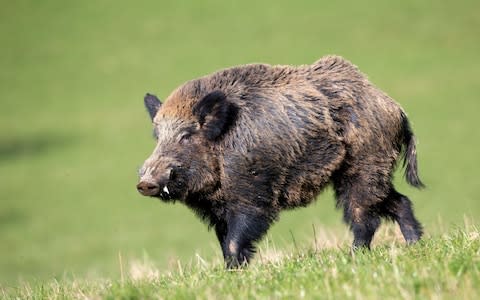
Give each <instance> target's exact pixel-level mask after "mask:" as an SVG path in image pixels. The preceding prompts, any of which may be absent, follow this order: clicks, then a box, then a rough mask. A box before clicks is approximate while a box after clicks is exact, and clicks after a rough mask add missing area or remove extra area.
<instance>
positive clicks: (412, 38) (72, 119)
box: [0, 0, 480, 285]
mask: <svg viewBox="0 0 480 300" xmlns="http://www.w3.org/2000/svg"><path fill="white" fill-rule="evenodd" d="M479 11H480V2H479V1H433V0H432V1H416V0H407V1H388V2H387V1H380V0H378V1H369V2H363V1H283V0H282V1H271V2H263V1H250V0H249V1H220V0H218V1H213V0H209V1H173V0H172V1H118V0H117V1H109V0H97V1H59V0H45V1H27V0H20V1H2V3H1V9H0V284H6V285H14V284H16V282H18V280H27V281H31V280H43V279H46V278H52V277H61V276H64V275H65V274H67V275H69V274H72V275H73V276H77V277H83V276H91V277H96V276H98V277H106V276H113V277H118V276H119V262H118V256H119V253H120V254H121V256H122V257H123V259H125V260H126V261H128V260H135V259H140V260H141V259H143V258H144V257H145V256H148V257H149V258H150V259H151V260H152V261H153V262H154V263H155V264H156V265H157V266H158V267H159V268H160V270H164V269H165V268H168V266H169V265H171V264H172V261H175V259H177V258H178V259H180V261H181V262H188V261H190V260H192V259H194V258H195V253H199V254H200V255H201V256H202V257H205V258H207V259H210V258H219V257H220V255H221V254H220V251H219V249H218V247H217V242H216V240H215V238H214V234H213V233H211V232H210V233H209V232H208V231H207V229H206V227H205V226H203V225H202V224H201V223H200V221H199V220H198V219H197V218H195V217H194V215H193V214H192V213H191V212H190V211H188V210H187V209H186V208H185V207H182V206H180V205H166V204H163V203H160V202H157V201H155V200H153V199H148V198H144V197H141V196H140V195H139V194H138V193H137V192H136V190H135V184H136V181H137V167H139V166H140V165H141V164H142V163H143V160H144V159H145V158H146V157H147V156H148V155H149V154H150V152H151V151H152V150H153V147H154V140H153V138H152V134H151V125H150V122H149V119H148V117H147V114H146V112H145V110H144V107H143V102H142V101H143V100H142V98H143V95H144V94H145V93H146V92H152V93H156V94H157V95H158V96H160V97H161V98H165V97H166V96H167V95H168V94H169V93H170V91H172V90H173V89H174V88H175V87H176V86H178V85H180V84H181V83H183V82H185V81H187V80H189V79H192V78H195V77H198V76H201V75H204V74H208V73H211V72H213V71H215V70H218V69H220V68H224V67H228V66H232V65H238V64H245V63H251V62H265V63H270V64H308V63H312V62H314V61H315V60H317V59H318V58H320V57H321V56H323V55H326V54H339V55H343V56H345V57H346V58H348V59H349V60H351V61H352V62H354V63H355V64H356V65H358V66H359V67H360V69H361V70H362V71H363V72H365V73H366V74H368V75H369V77H370V79H371V80H372V81H373V82H374V83H375V84H376V85H378V86H379V87H380V88H381V89H383V90H384V91H386V92H387V93H389V94H390V95H391V96H392V97H393V98H395V99H396V100H397V101H398V102H399V103H401V105H402V106H403V107H404V108H405V110H406V111H407V112H408V114H409V117H410V119H411V122H412V123H413V127H414V131H415V133H416V135H417V137H418V140H419V145H418V153H419V160H420V161H419V164H420V174H421V176H422V178H423V180H424V181H425V183H426V184H427V185H428V188H427V189H426V190H424V191H417V190H414V189H412V188H410V187H407V186H406V184H405V183H404V182H403V180H402V178H401V176H400V173H398V175H397V180H396V181H397V183H398V185H399V186H400V190H401V191H403V192H404V193H406V194H407V195H409V196H410V197H411V198H412V200H413V201H414V203H415V209H416V213H417V215H418V218H419V219H420V220H421V221H422V222H423V223H424V225H425V227H426V231H427V234H436V233H437V234H438V232H439V231H438V226H439V219H440V220H441V221H440V222H441V224H443V225H442V226H445V227H446V228H448V227H449V226H455V224H461V223H463V218H464V215H467V216H470V217H471V218H472V219H473V220H478V218H479V217H480V199H479V198H480V197H479V195H480V185H479V183H478V180H479V176H478V170H477V169H478V167H479V166H480V164H479V162H480V159H479V153H480V151H479V146H480V134H479V132H480V130H479V126H478V114H479V112H480V101H479V92H480V79H479V78H480V60H479V58H478V57H479V53H480V17H479V14H478V12H479ZM312 224H315V226H316V227H317V228H341V229H343V228H345V227H344V225H343V224H342V222H341V214H340V213H339V212H338V211H335V210H334V200H333V198H332V195H331V192H330V191H327V193H326V194H324V195H323V196H321V197H319V200H318V201H317V202H316V203H315V204H313V205H312V206H310V207H309V208H306V209H301V210H298V211H294V212H286V213H284V214H283V215H282V217H281V220H280V222H279V223H277V224H276V225H275V226H274V227H273V229H272V230H271V231H270V232H269V236H270V237H271V239H272V240H273V241H274V242H275V243H276V245H277V246H278V247H279V248H282V247H291V244H292V241H291V234H293V235H294V236H295V238H296V242H297V243H299V244H301V245H309V243H310V242H311V239H312ZM320 242H321V241H320Z"/></svg>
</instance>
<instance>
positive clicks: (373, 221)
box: [334, 174, 381, 250]
mask: <svg viewBox="0 0 480 300" xmlns="http://www.w3.org/2000/svg"><path fill="white" fill-rule="evenodd" d="M342 175H343V174H341V175H340V176H337V177H336V178H334V188H335V196H336V198H337V207H343V210H344V214H343V219H344V221H345V223H347V224H348V225H350V229H351V230H352V232H353V244H352V250H357V249H359V248H368V249H370V243H371V242H372V239H373V236H374V234H375V231H376V230H377V228H378V227H379V226H380V215H379V213H378V211H377V209H376V207H375V203H378V202H380V201H381V200H379V199H378V197H377V196H376V195H375V194H372V193H371V192H369V189H368V188H369V186H368V184H365V183H363V182H362V181H361V179H358V177H357V176H345V175H343V176H342Z"/></svg>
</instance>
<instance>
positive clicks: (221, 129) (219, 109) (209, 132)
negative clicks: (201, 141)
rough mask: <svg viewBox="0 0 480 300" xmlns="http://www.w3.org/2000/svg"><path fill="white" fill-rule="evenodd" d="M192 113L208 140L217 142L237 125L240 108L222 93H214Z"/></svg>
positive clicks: (204, 98)
mask: <svg viewBox="0 0 480 300" xmlns="http://www.w3.org/2000/svg"><path fill="white" fill-rule="evenodd" d="M192 113H193V115H194V116H196V117H197V119H198V122H199V123H200V127H202V129H203V130H204V132H205V136H206V137H207V139H208V140H210V141H216V140H218V139H219V138H221V137H222V135H223V134H225V133H226V132H227V131H228V130H229V129H230V128H231V127H232V126H233V124H234V123H235V121H236V119H237V114H238V106H236V105H235V104H233V103H231V102H230V101H228V100H227V97H226V96H225V94H224V93H223V92H222V91H213V92H211V93H210V94H208V95H206V96H205V97H203V98H202V99H201V100H200V101H199V102H197V103H196V104H195V105H194V106H193V109H192Z"/></svg>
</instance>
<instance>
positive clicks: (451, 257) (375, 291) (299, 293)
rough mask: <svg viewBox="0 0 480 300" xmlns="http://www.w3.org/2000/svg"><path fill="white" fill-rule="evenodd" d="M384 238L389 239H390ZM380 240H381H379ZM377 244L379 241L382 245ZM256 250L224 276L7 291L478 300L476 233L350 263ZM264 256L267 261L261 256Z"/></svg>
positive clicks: (361, 256) (129, 278) (128, 273)
mask: <svg viewBox="0 0 480 300" xmlns="http://www.w3.org/2000/svg"><path fill="white" fill-rule="evenodd" d="M390 233H392V232H390ZM380 235H381V236H382V234H380ZM384 242H385V241H384ZM337 246H339V247H338V248H330V249H328V248H323V249H321V250H318V248H315V247H313V248H309V249H301V250H299V249H295V250H294V251H293V252H291V253H290V254H285V253H278V252H276V251H273V253H274V255H272V250H271V249H265V248H263V249H262V250H261V251H260V253H259V254H260V255H259V256H260V257H261V259H260V262H257V263H256V264H254V265H252V266H250V268H248V269H246V270H238V271H226V270H224V269H223V268H222V267H221V266H220V265H219V264H215V265H213V266H212V264H211V263H210V262H208V261H205V260H203V259H202V258H201V257H197V259H196V261H195V262H192V263H190V264H186V265H183V264H182V263H180V262H178V265H177V267H176V269H175V270H172V271H171V272H170V273H168V274H161V273H160V272H159V271H158V269H155V268H154V267H152V265H151V264H150V263H148V262H141V263H135V264H131V265H130V266H129V268H128V269H127V270H123V268H124V267H123V265H121V266H122V267H120V272H121V274H122V276H121V279H120V280H114V281H112V280H103V281H98V280H96V281H85V280H78V279H77V280H75V279H73V280H72V279H63V280H60V281H50V282H48V283H41V284H35V285H28V284H27V285H24V286H22V287H18V288H17V289H15V290H9V291H7V290H4V291H3V292H4V296H5V297H6V298H10V297H11V298H15V297H19V298H22V299H23V298H32V299H46V298H48V299H63V298H79V299H85V298H88V299H100V298H101V299H194V298H197V299H251V298H272V299H280V298H287V299H292V298H298V299H301V298H307V299H311V298H317V299H398V298H403V299H478V297H479V296H480V232H479V231H478V229H477V228H475V227H473V226H468V227H467V228H456V229H454V230H451V231H450V232H449V233H448V234H444V235H441V236H436V237H430V238H426V239H424V240H423V241H422V242H420V243H419V244H417V245H414V246H412V247H405V246H404V245H401V244H399V243H398V242H396V241H393V242H391V243H388V244H385V245H383V246H378V247H376V248H375V249H374V250H373V251H371V252H369V251H365V252H359V253H355V255H353V256H352V255H351V254H350V253H349V251H348V250H347V249H348V246H346V245H343V246H342V245H340V244H339V245H337ZM269 252H270V255H269V254H268V253H269Z"/></svg>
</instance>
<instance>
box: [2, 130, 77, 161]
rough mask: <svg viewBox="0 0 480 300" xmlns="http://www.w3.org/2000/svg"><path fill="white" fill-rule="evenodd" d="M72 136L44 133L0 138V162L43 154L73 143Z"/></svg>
mask: <svg viewBox="0 0 480 300" xmlns="http://www.w3.org/2000/svg"><path fill="white" fill-rule="evenodd" d="M73 140H74V138H73V137H72V136H67V135H61V134H58V133H55V134H52V133H46V134H39V135H32V136H17V137H7V138H4V137H0V162H2V161H8V160H14V159H18V158H22V157H27V156H36V155H41V154H45V153H47V152H49V151H51V150H55V149H57V148H63V147H65V146H67V145H69V144H71V143H72V142H73Z"/></svg>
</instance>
